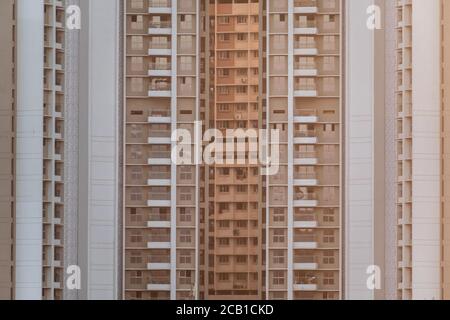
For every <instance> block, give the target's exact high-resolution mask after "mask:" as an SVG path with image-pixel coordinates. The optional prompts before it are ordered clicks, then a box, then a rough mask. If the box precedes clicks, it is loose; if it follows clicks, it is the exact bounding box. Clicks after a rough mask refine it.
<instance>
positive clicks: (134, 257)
mask: <svg viewBox="0 0 450 320" xmlns="http://www.w3.org/2000/svg"><path fill="white" fill-rule="evenodd" d="M130 263H131V264H141V263H142V255H141V253H140V252H133V253H131V256H130Z"/></svg>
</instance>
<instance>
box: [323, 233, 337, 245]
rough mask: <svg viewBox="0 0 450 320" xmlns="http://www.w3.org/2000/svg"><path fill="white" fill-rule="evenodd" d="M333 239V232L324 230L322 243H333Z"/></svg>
mask: <svg viewBox="0 0 450 320" xmlns="http://www.w3.org/2000/svg"><path fill="white" fill-rule="evenodd" d="M334 241H335V237H334V231H333V230H325V231H324V232H323V242H324V243H331V244H332V243H334Z"/></svg>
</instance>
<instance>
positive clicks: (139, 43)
mask: <svg viewBox="0 0 450 320" xmlns="http://www.w3.org/2000/svg"><path fill="white" fill-rule="evenodd" d="M131 49H132V50H142V49H144V38H143V37H141V36H133V37H131Z"/></svg>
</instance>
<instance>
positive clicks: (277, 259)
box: [273, 250, 285, 264]
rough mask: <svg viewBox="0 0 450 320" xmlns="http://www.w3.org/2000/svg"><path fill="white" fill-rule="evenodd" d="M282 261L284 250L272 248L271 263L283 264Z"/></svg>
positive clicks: (283, 260) (283, 259)
mask: <svg viewBox="0 0 450 320" xmlns="http://www.w3.org/2000/svg"><path fill="white" fill-rule="evenodd" d="M284 262H285V256H284V251H282V250H274V251H273V263H274V264H284Z"/></svg>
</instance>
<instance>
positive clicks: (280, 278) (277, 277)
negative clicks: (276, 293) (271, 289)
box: [272, 271, 285, 286]
mask: <svg viewBox="0 0 450 320" xmlns="http://www.w3.org/2000/svg"><path fill="white" fill-rule="evenodd" d="M284 278H285V277H284V272H283V271H273V274H272V283H273V285H275V286H282V285H284Z"/></svg>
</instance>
